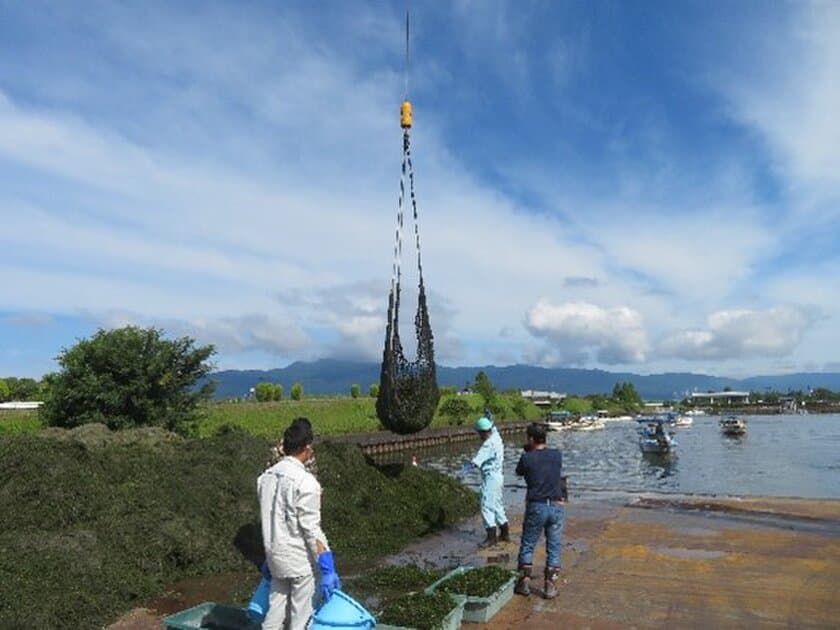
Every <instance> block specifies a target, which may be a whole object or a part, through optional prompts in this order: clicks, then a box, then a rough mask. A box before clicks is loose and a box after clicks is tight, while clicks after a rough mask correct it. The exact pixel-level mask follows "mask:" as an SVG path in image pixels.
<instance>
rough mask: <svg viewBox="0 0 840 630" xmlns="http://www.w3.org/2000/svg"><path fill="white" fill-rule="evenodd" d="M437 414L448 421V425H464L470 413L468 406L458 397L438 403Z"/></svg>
mask: <svg viewBox="0 0 840 630" xmlns="http://www.w3.org/2000/svg"><path fill="white" fill-rule="evenodd" d="M438 413H439V414H440V415H442V416H446V417H447V418H448V419H449V424H458V425H461V424H464V421H465V420H466V419H467V418H469V416H470V414H471V413H472V409H471V408H470V404H469V403H468V402H467V401H466V400H464V399H463V398H461V397H460V396H452V397H451V398H447V399H446V400H444V401H442V402H441V403H440V407H439V408H438Z"/></svg>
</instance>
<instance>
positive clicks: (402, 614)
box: [376, 593, 457, 630]
mask: <svg viewBox="0 0 840 630" xmlns="http://www.w3.org/2000/svg"><path fill="white" fill-rule="evenodd" d="M456 605H457V604H456V603H455V601H454V600H453V599H452V598H451V597H450V596H449V595H447V594H446V593H431V594H428V595H427V594H424V593H412V594H410V595H405V596H403V597H400V598H399V599H395V600H393V601H391V602H389V603H388V604H387V605H386V606H385V608H384V609H383V610H382V611H380V612H379V614H378V615H377V616H376V620H377V621H378V622H379V623H383V624H388V625H391V626H401V627H405V628H416V629H417V630H435V629H436V628H440V627H441V625H442V622H443V620H444V619H446V616H447V615H448V614H449V613H451V612H452V609H453V608H455V606H456Z"/></svg>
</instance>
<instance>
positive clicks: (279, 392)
mask: <svg viewBox="0 0 840 630" xmlns="http://www.w3.org/2000/svg"><path fill="white" fill-rule="evenodd" d="M271 400H283V386H282V385H281V384H280V383H275V384H274V389H273V390H272V392H271Z"/></svg>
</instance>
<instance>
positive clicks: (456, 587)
mask: <svg viewBox="0 0 840 630" xmlns="http://www.w3.org/2000/svg"><path fill="white" fill-rule="evenodd" d="M512 576H513V573H511V572H510V571H508V570H507V569H503V568H502V567H500V566H496V565H494V564H490V565H487V566H486V567H482V568H480V569H471V570H469V571H465V572H464V573H461V574H460V575H456V576H455V577H452V578H449V579H448V580H446V581H445V582H444V583H443V584H441V585H440V586H438V587H437V589H436V590H438V591H441V592H443V593H459V594H461V595H469V596H472V597H490V596H491V595H493V594H494V593H496V592H497V591H498V590H499V589H500V588H502V586H504V585H505V584H507V583H508V582H509V581H510V578H511V577H512Z"/></svg>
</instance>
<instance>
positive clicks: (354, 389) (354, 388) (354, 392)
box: [350, 383, 362, 398]
mask: <svg viewBox="0 0 840 630" xmlns="http://www.w3.org/2000/svg"><path fill="white" fill-rule="evenodd" d="M361 392H362V388H361V387H360V386H359V385H358V384H357V383H353V384H352V385H351V386H350V396H351V397H352V398H358V397H359V394H361Z"/></svg>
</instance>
